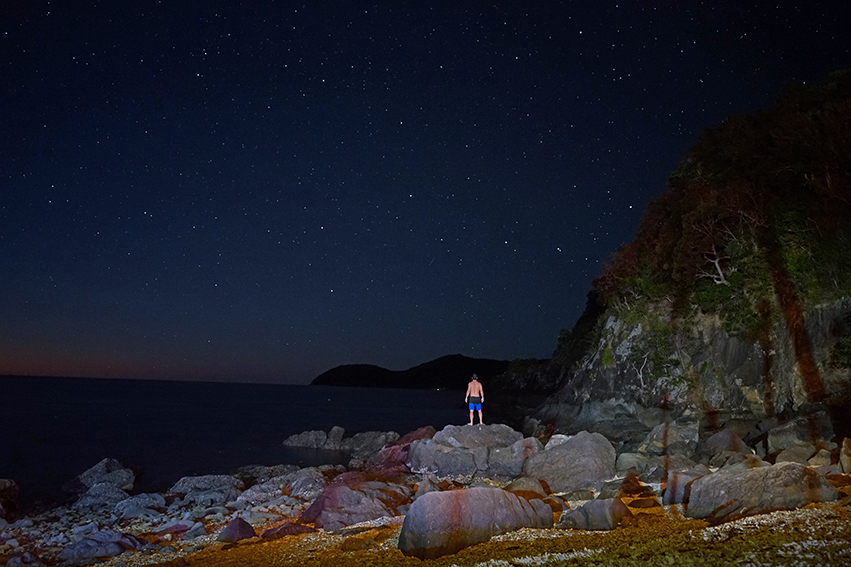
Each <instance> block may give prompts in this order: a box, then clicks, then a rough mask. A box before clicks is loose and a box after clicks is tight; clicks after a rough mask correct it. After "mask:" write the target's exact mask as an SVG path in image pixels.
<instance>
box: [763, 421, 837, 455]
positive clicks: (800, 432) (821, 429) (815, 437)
mask: <svg viewBox="0 0 851 567" xmlns="http://www.w3.org/2000/svg"><path fill="white" fill-rule="evenodd" d="M831 439H833V422H832V421H831V419H830V416H829V415H828V414H827V412H826V411H818V412H815V413H811V414H808V415H802V416H800V417H796V418H795V419H793V420H791V421H788V422H786V423H784V424H782V425H779V426H777V427H774V428H772V429H770V430H769V431H768V452H769V453H777V452H780V451H782V450H783V449H788V448H789V447H792V446H794V445H801V444H811V445H814V446H815V447H816V448H818V449H821V448H823V447H824V445H825V444H826V443H829V442H830V441H831Z"/></svg>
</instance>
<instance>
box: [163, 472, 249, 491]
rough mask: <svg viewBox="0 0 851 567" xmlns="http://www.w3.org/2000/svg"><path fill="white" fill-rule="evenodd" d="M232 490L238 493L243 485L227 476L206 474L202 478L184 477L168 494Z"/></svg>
mask: <svg viewBox="0 0 851 567" xmlns="http://www.w3.org/2000/svg"><path fill="white" fill-rule="evenodd" d="M222 488H233V489H235V490H238V491H240V492H241V491H242V490H244V489H245V485H244V484H243V483H242V481H241V480H239V479H238V478H236V477H233V476H231V475H229V474H208V475H202V476H185V477H183V478H181V479H180V480H178V481H177V482H176V483H175V484H174V486H172V487H171V488H170V489H169V492H171V493H174V494H189V493H190V492H196V491H205V490H218V489H222Z"/></svg>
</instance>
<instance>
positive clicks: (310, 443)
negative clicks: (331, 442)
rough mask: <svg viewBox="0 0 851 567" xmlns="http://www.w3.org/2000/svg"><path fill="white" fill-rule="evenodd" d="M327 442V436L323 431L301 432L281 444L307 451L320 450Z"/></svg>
mask: <svg viewBox="0 0 851 567" xmlns="http://www.w3.org/2000/svg"><path fill="white" fill-rule="evenodd" d="M327 440H328V434H327V433H325V432H324V431H303V432H301V433H297V434H295V435H290V436H289V437H287V438H286V440H285V441H284V442H283V445H285V446H287V447H306V448H308V449H321V448H322V447H324V446H325V442H326V441H327Z"/></svg>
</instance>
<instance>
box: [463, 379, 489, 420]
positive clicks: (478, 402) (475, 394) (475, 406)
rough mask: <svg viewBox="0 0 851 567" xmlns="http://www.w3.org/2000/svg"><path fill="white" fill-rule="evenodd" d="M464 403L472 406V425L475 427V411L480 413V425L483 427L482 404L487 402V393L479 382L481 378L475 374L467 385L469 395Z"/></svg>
mask: <svg viewBox="0 0 851 567" xmlns="http://www.w3.org/2000/svg"><path fill="white" fill-rule="evenodd" d="M464 401H465V402H467V403H468V404H470V423H469V425H473V410H478V411H479V425H482V424H483V422H482V402H484V401H485V391H484V390H483V389H482V384H481V383H480V382H479V377H478V376H476V375H475V374H473V378H472V379H471V380H470V383H469V384H467V395H466V396H465V397H464Z"/></svg>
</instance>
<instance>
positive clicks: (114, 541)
mask: <svg viewBox="0 0 851 567" xmlns="http://www.w3.org/2000/svg"><path fill="white" fill-rule="evenodd" d="M151 547H152V545H151V544H148V543H147V542H145V541H143V540H139V539H137V538H135V537H133V536H131V535H127V534H122V533H119V532H116V531H115V530H111V529H109V528H101V529H100V530H98V531H96V532H94V533H92V534H89V535H87V536H85V537H84V538H82V539H81V540H80V541H78V542H76V543H73V544H71V545H68V546H65V547H64V548H63V549H62V550H61V551H60V552H59V553H58V554H57V556H56V559H58V560H59V561H62V562H79V561H81V560H87V559H93V558H99V557H115V556H116V555H119V554H121V553H124V552H125V551H127V550H140V549H146V548H148V549H149V548H151ZM153 547H154V548H155V546H153Z"/></svg>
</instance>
